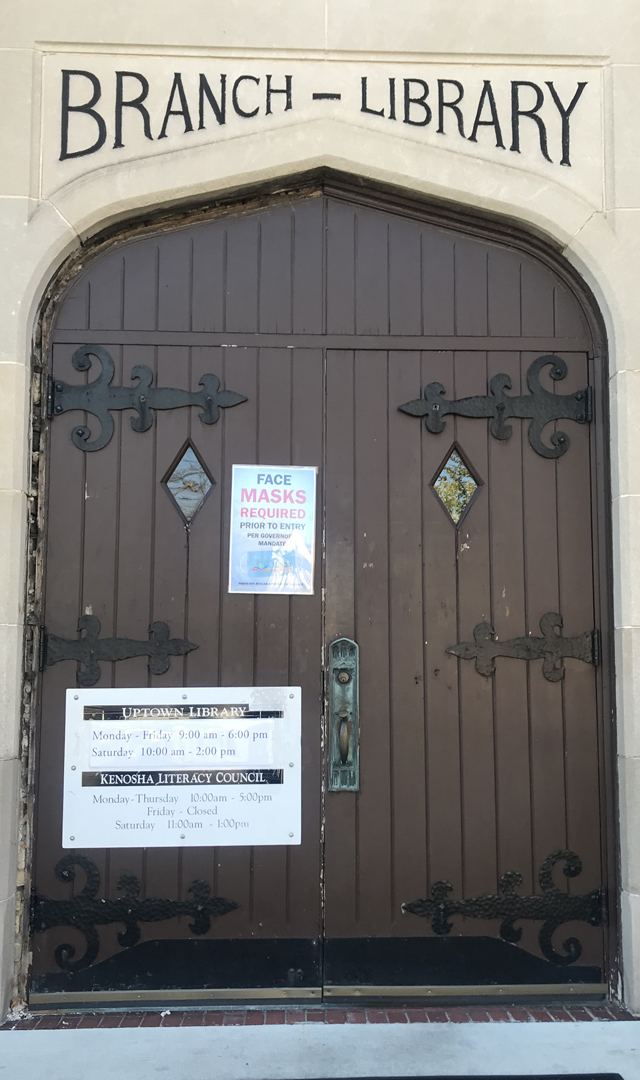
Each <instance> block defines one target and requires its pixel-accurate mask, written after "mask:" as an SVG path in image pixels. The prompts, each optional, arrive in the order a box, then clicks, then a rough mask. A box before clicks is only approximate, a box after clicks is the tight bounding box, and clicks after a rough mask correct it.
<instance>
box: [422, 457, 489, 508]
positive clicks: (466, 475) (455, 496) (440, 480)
mask: <svg viewBox="0 0 640 1080" xmlns="http://www.w3.org/2000/svg"><path fill="white" fill-rule="evenodd" d="M479 486H480V483H479V481H478V480H476V478H475V477H474V476H473V475H472V473H471V470H470V469H469V467H468V465H467V464H466V462H465V461H464V459H463V457H462V454H461V453H460V451H459V450H458V449H457V448H456V447H454V448H453V449H452V451H451V453H450V454H449V457H448V458H447V460H446V461H445V463H444V465H443V466H442V468H441V469H440V472H439V473H438V475H437V476H436V477H435V478H434V480H433V481H432V487H433V490H434V491H435V493H436V495H437V496H438V498H439V499H440V502H441V503H442V505H443V506H444V508H445V510H446V511H447V513H448V515H449V517H450V518H451V520H452V522H453V524H454V525H458V524H459V523H460V521H461V520H462V518H463V516H464V514H465V511H466V510H467V508H468V507H469V504H470V503H471V500H472V499H473V496H474V495H475V493H476V491H477V489H478V487H479Z"/></svg>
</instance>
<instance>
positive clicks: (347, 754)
mask: <svg viewBox="0 0 640 1080" xmlns="http://www.w3.org/2000/svg"><path fill="white" fill-rule="evenodd" d="M358 652H359V650H358V646H357V645H356V643H355V641H351V639H350V638H338V639H337V640H336V641H332V642H331V644H330V646H329V721H330V726H331V733H330V755H331V756H330V761H329V791H359V790H360V770H359V753H358V697H359V694H358V689H359V665H358Z"/></svg>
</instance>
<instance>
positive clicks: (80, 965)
mask: <svg viewBox="0 0 640 1080" xmlns="http://www.w3.org/2000/svg"><path fill="white" fill-rule="evenodd" d="M76 866H80V867H82V869H83V870H84V873H85V875H86V882H85V885H84V888H83V889H81V891H80V892H79V893H77V895H75V896H73V897H72V898H71V899H70V900H52V899H50V898H49V897H47V896H37V895H34V896H33V898H32V902H31V932H32V933H33V934H41V933H43V932H44V931H45V930H50V929H51V928H52V927H54V926H71V927H73V928H74V930H79V931H80V933H82V934H84V936H85V939H86V942H87V948H86V951H85V953H84V955H83V956H81V957H80V959H79V960H74V959H73V957H74V956H75V951H76V950H75V948H74V946H73V945H69V944H64V945H58V947H57V949H56V951H55V958H56V963H57V964H58V966H59V967H61V968H62V969H63V971H82V970H83V969H84V968H87V967H89V966H90V965H91V964H93V962H94V960H95V959H96V958H97V956H98V953H99V951H100V939H99V937H98V931H97V929H96V926H98V925H101V926H106V925H108V924H109V923H122V924H123V926H124V927H125V929H124V931H123V932H121V933H119V934H118V941H119V943H120V945H122V946H123V948H131V946H132V945H135V944H136V943H137V942H138V940H139V938H140V926H139V923H149V922H163V921H164V920H165V919H175V918H176V917H177V916H178V915H190V916H191V918H192V921H191V922H190V923H189V929H190V931H191V933H192V934H206V933H207V932H208V931H209V930H210V929H211V920H212V919H215V918H218V917H219V916H220V915H226V914H228V912H230V911H233V910H234V909H235V908H237V907H239V904H237V903H236V902H235V900H225V898H224V897H223V896H211V895H210V893H211V889H210V886H209V883H208V882H206V881H202V880H200V879H198V880H196V881H192V882H191V885H190V886H189V888H188V889H187V892H188V893H190V894H191V896H190V899H189V900H165V899H159V898H157V897H149V898H147V899H145V900H140V899H139V898H138V894H139V892H140V882H139V880H138V878H137V877H135V876H134V875H133V874H121V875H120V878H119V879H118V889H120V890H121V891H122V893H123V896H120V897H117V898H115V899H114V898H109V897H106V898H105V899H98V898H97V895H96V894H97V892H98V890H99V888H100V872H99V870H98V867H97V866H96V864H95V863H94V862H93V861H92V860H91V859H89V858H88V857H87V856H86V855H76V854H75V853H73V852H72V853H71V854H70V855H65V856H64V858H62V859H60V861H59V863H58V864H57V866H56V869H55V875H56V877H57V879H58V881H65V882H72V881H74V880H75V876H76V871H75V867H76Z"/></svg>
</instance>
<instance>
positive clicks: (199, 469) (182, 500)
mask: <svg viewBox="0 0 640 1080" xmlns="http://www.w3.org/2000/svg"><path fill="white" fill-rule="evenodd" d="M162 482H163V484H165V486H166V488H167V490H168V491H169V493H170V495H171V496H172V497H173V499H174V500H175V502H176V504H177V506H178V509H179V510H180V512H181V514H182V516H183V517H184V519H185V521H186V522H187V523H190V522H191V521H193V518H194V517H195V515H196V514H197V512H198V510H199V509H200V507H201V506H202V504H203V502H204V500H205V499H206V497H207V495H208V494H209V492H210V491H211V488H212V487H213V485H214V484H215V480H214V479H213V477H212V476H211V475H210V474H209V472H208V471H207V469H206V468H205V466H204V463H203V462H202V461H201V460H200V457H199V455H198V454H197V453H196V450H195V447H194V446H193V445H192V444H191V443H187V445H186V446H185V448H184V450H183V451H182V453H181V454H180V457H179V458H178V460H177V462H176V463H175V465H173V466H172V468H171V471H170V473H169V474H168V475H167V476H165V478H164V480H163V481H162Z"/></svg>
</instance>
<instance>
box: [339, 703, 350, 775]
mask: <svg viewBox="0 0 640 1080" xmlns="http://www.w3.org/2000/svg"><path fill="white" fill-rule="evenodd" d="M338 715H339V717H340V731H339V733H338V746H339V748H340V760H341V762H342V764H343V765H346V764H347V759H348V757H349V725H348V723H347V717H348V715H349V714H348V712H347V710H346V709H340V712H339V713H338Z"/></svg>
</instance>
